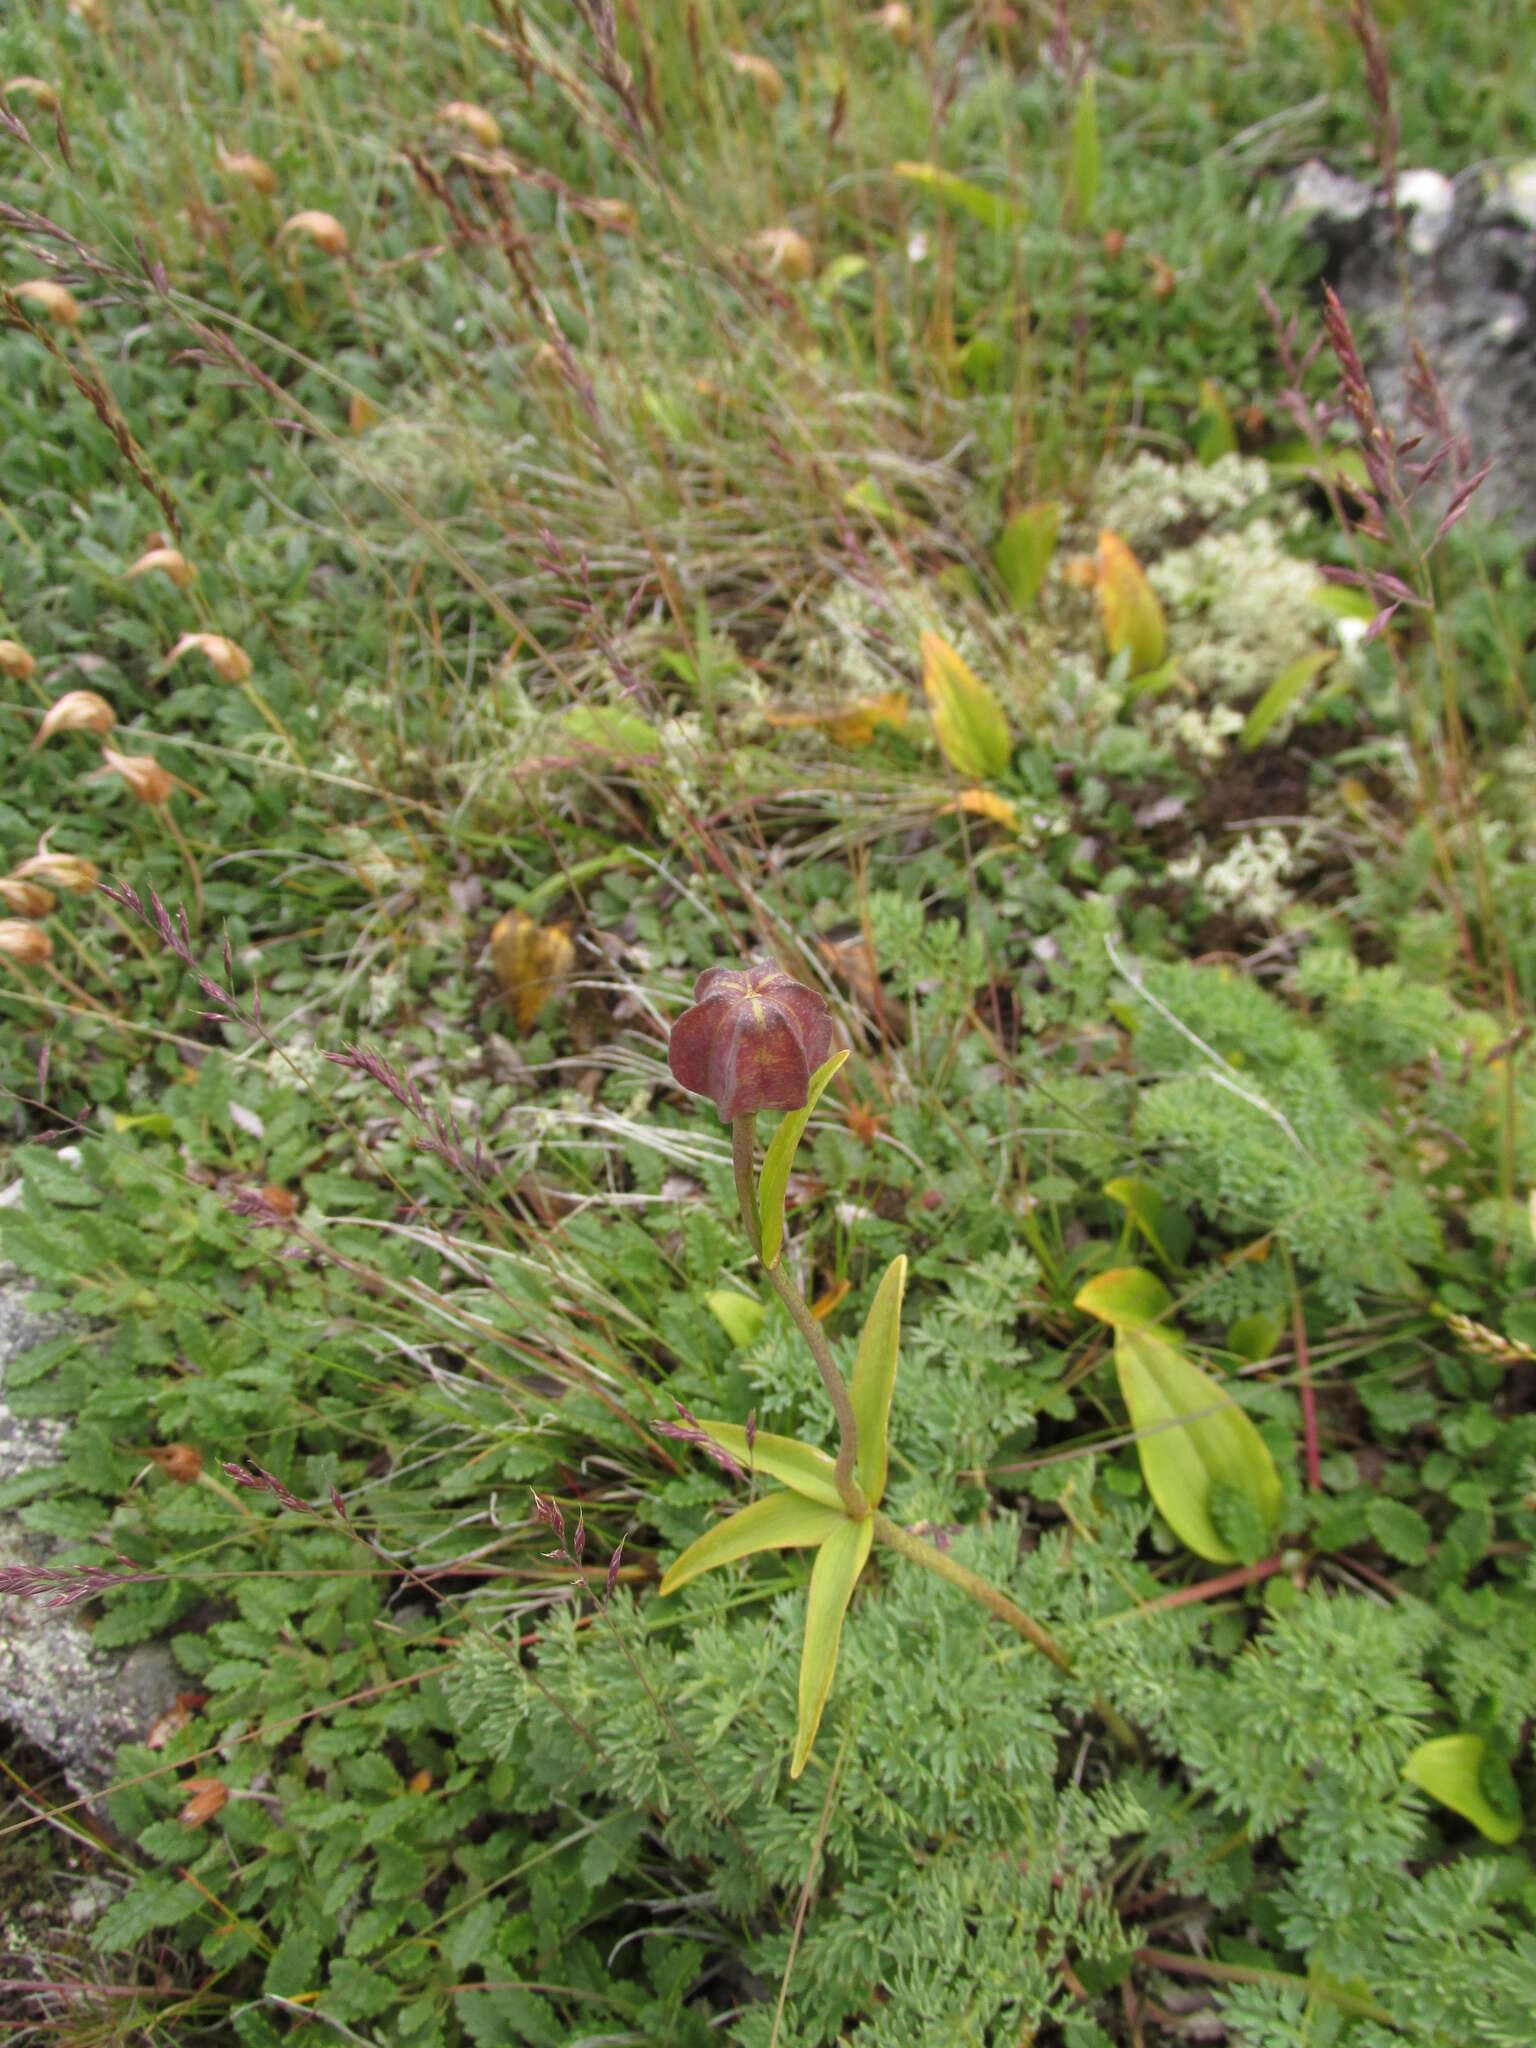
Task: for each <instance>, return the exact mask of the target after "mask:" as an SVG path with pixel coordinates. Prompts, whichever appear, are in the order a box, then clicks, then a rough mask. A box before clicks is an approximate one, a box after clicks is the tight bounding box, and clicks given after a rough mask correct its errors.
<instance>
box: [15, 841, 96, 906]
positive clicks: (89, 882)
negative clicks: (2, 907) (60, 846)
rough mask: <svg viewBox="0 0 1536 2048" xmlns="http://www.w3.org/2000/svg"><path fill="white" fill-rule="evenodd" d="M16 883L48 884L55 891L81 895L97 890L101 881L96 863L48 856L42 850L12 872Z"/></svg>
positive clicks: (62, 855) (70, 855)
mask: <svg viewBox="0 0 1536 2048" xmlns="http://www.w3.org/2000/svg"><path fill="white" fill-rule="evenodd" d="M11 878H12V880H13V881H31V882H45V883H47V885H48V886H49V887H50V888H53V889H68V890H70V891H71V892H72V893H73V894H75V895H79V894H81V893H82V892H83V891H84V890H86V889H94V888H95V886H96V883H97V881H98V879H99V875H98V871H97V868H96V863H95V862H94V861H89V860H81V859H80V858H79V857H78V855H76V854H73V853H49V852H48V851H47V850H46V849H42V850H40V851H38V852H37V853H34V854H30V855H28V857H27V859H26V860H24V861H21V862H19V863H18V864H17V866H15V867H14V868H12V869H11Z"/></svg>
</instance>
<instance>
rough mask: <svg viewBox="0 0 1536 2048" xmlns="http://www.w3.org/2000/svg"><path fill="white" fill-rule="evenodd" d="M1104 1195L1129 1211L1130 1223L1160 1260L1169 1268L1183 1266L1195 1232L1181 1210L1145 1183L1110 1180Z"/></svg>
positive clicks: (1133, 1180)
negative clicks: (1165, 1262)
mask: <svg viewBox="0 0 1536 2048" xmlns="http://www.w3.org/2000/svg"><path fill="white" fill-rule="evenodd" d="M1104 1192H1105V1194H1106V1195H1108V1197H1109V1199H1110V1200H1111V1201H1112V1202H1119V1203H1120V1204H1121V1205H1122V1207H1123V1208H1125V1209H1126V1210H1127V1211H1128V1213H1129V1215H1130V1218H1131V1221H1132V1222H1133V1223H1134V1224H1135V1225H1136V1228H1137V1229H1138V1230H1139V1231H1140V1232H1141V1234H1142V1236H1143V1237H1144V1238H1145V1239H1146V1240H1147V1243H1148V1244H1149V1245H1151V1247H1152V1249H1153V1251H1155V1252H1156V1253H1157V1255H1158V1257H1159V1258H1160V1259H1164V1260H1166V1261H1167V1263H1168V1264H1169V1265H1170V1266H1182V1265H1183V1263H1184V1258H1185V1254H1186V1253H1187V1252H1188V1250H1189V1247H1190V1245H1191V1243H1192V1242H1193V1241H1194V1235H1195V1232H1194V1226H1193V1224H1192V1223H1191V1222H1190V1220H1189V1218H1188V1217H1187V1216H1186V1215H1185V1214H1184V1212H1183V1210H1182V1209H1175V1208H1174V1206H1173V1204H1172V1203H1171V1202H1165V1201H1164V1200H1163V1198H1162V1196H1161V1195H1160V1194H1159V1193H1158V1192H1157V1189H1156V1188H1155V1187H1153V1185H1152V1183H1151V1182H1150V1181H1146V1180H1136V1179H1134V1178H1132V1179H1123V1180H1107V1181H1105V1183H1104Z"/></svg>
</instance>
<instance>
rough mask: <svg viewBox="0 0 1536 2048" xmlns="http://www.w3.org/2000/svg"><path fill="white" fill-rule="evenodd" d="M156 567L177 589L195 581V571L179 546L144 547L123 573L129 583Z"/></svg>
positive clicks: (149, 572)
mask: <svg viewBox="0 0 1536 2048" xmlns="http://www.w3.org/2000/svg"><path fill="white" fill-rule="evenodd" d="M156 569H158V570H160V572H161V573H162V575H166V576H169V577H170V579H171V581H172V582H173V583H174V584H175V586H176V588H177V589H178V590H185V589H186V587H187V585H188V584H189V583H195V582H196V581H197V571H196V570H195V569H194V568H193V566H192V564H191V563H190V562H189V561H188V560H187V558H186V556H185V555H184V554H183V553H182V552H181V549H180V548H146V549H145V551H144V553H143V554H142V555H140V557H139V559H138V560H137V561H136V562H135V563H134V565H133V567H132V568H131V569H125V570H124V571H123V574H124V576H125V577H126V579H127V581H128V582H130V583H131V582H132V581H133V579H134V578H135V577H136V576H148V575H150V574H152V572H153V571H154V570H156Z"/></svg>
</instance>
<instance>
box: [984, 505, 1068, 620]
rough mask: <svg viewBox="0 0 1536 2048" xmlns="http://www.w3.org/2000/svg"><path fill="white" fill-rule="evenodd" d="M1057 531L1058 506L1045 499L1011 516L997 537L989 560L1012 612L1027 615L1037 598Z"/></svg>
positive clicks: (1049, 560) (1053, 550)
mask: <svg viewBox="0 0 1536 2048" xmlns="http://www.w3.org/2000/svg"><path fill="white" fill-rule="evenodd" d="M1060 528H1061V506H1060V505H1059V504H1058V503H1057V502H1056V500H1055V499H1054V498H1047V499H1045V500H1044V501H1043V502H1042V503H1040V504H1038V505H1026V506H1024V507H1023V509H1022V510H1021V511H1018V512H1015V513H1014V515H1013V517H1012V518H1011V519H1010V520H1009V522H1008V524H1007V525H1006V526H1005V527H1004V528H1003V530H1002V532H1001V533H1000V534H999V535H998V537H997V543H996V545H995V546H994V548H993V550H992V560H993V563H994V564H995V565H996V568H997V573H998V575H999V576H1000V577H1001V578H1002V581H1003V588H1004V589H1005V590H1006V591H1007V593H1008V597H1009V601H1010V603H1011V604H1012V605H1013V608H1014V610H1015V611H1018V612H1027V611H1028V610H1029V608H1030V606H1031V605H1032V604H1033V603H1034V601H1035V599H1036V598H1037V597H1038V596H1039V595H1040V586H1041V584H1042V583H1043V582H1044V581H1045V572H1046V570H1047V569H1048V568H1049V567H1050V566H1051V556H1052V555H1053V554H1055V552H1056V535H1057V533H1058V532H1059V531H1060Z"/></svg>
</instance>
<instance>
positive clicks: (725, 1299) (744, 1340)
mask: <svg viewBox="0 0 1536 2048" xmlns="http://www.w3.org/2000/svg"><path fill="white" fill-rule="evenodd" d="M704 1302H705V1306H706V1307H707V1308H708V1310H709V1312H710V1314H711V1315H712V1316H713V1317H714V1319H715V1321H716V1322H717V1323H718V1324H719V1325H720V1327H721V1329H722V1330H724V1332H725V1334H726V1335H727V1337H729V1338H730V1340H731V1342H732V1343H733V1344H734V1345H735V1346H736V1348H737V1349H738V1350H741V1349H742V1348H743V1347H744V1346H746V1345H748V1344H753V1343H755V1342H756V1341H757V1339H758V1338H759V1337H760V1336H761V1335H762V1329H763V1324H764V1323H765V1322H766V1321H767V1318H768V1311H767V1309H766V1308H764V1306H763V1304H762V1303H761V1302H760V1301H759V1300H758V1299H757V1297H756V1295H752V1294H738V1293H737V1292H736V1290H735V1288H734V1287H717V1288H716V1289H715V1291H714V1292H713V1294H706V1295H705V1297H704Z"/></svg>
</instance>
